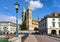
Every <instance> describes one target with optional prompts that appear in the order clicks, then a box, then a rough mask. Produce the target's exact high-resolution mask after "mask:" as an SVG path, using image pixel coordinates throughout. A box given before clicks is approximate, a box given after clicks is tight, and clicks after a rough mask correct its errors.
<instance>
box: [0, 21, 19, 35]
mask: <svg viewBox="0 0 60 42" xmlns="http://www.w3.org/2000/svg"><path fill="white" fill-rule="evenodd" d="M18 27H19V26H18ZM0 31H2V32H3V33H4V34H5V33H8V34H10V33H15V32H16V24H15V23H12V22H8V21H3V22H0Z"/></svg>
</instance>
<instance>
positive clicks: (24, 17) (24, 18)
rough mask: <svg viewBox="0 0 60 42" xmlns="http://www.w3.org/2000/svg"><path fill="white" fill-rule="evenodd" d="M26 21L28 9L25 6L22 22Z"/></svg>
mask: <svg viewBox="0 0 60 42" xmlns="http://www.w3.org/2000/svg"><path fill="white" fill-rule="evenodd" d="M24 21H26V10H25V8H24V7H23V9H22V22H24Z"/></svg>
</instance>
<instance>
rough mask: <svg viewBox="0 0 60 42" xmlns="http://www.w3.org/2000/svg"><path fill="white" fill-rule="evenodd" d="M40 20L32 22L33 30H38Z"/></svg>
mask: <svg viewBox="0 0 60 42" xmlns="http://www.w3.org/2000/svg"><path fill="white" fill-rule="evenodd" d="M38 24H39V20H32V29H33V30H34V29H35V28H38Z"/></svg>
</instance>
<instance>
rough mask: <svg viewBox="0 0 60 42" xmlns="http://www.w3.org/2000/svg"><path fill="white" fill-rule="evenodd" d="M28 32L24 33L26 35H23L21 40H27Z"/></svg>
mask: <svg viewBox="0 0 60 42" xmlns="http://www.w3.org/2000/svg"><path fill="white" fill-rule="evenodd" d="M28 35H29V34H28V33H26V34H24V36H22V38H21V42H24V41H25V40H26V38H27V37H28Z"/></svg>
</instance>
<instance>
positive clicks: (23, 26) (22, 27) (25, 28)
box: [21, 22, 27, 30]
mask: <svg viewBox="0 0 60 42" xmlns="http://www.w3.org/2000/svg"><path fill="white" fill-rule="evenodd" d="M21 30H27V27H26V23H25V22H23V23H22V25H21Z"/></svg>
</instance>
